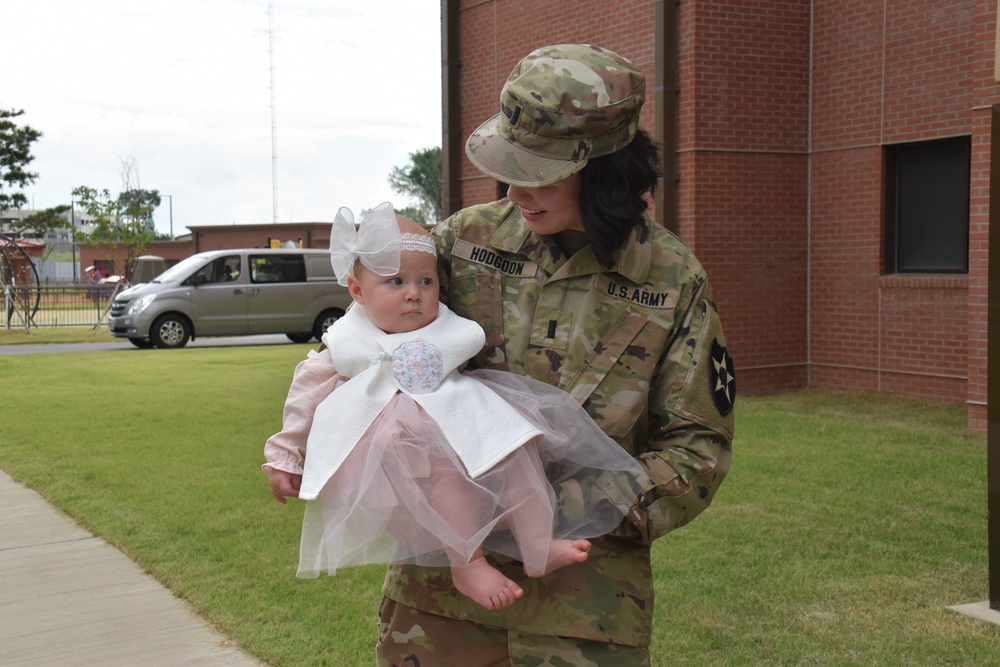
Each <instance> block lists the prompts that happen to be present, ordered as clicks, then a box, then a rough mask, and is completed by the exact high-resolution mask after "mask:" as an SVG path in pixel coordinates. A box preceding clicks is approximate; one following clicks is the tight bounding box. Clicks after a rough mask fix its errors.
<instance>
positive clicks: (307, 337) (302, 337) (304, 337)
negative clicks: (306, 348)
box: [285, 334, 312, 343]
mask: <svg viewBox="0 0 1000 667" xmlns="http://www.w3.org/2000/svg"><path fill="white" fill-rule="evenodd" d="M285 335H286V336H288V340H290V341H292V342H293V343H308V342H309V341H311V340H312V334H285Z"/></svg>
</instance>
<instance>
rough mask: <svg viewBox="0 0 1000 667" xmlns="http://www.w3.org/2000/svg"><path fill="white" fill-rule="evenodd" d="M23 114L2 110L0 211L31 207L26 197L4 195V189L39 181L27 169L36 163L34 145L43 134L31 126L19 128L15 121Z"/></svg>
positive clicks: (18, 111) (35, 175)
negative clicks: (33, 161)
mask: <svg viewBox="0 0 1000 667" xmlns="http://www.w3.org/2000/svg"><path fill="white" fill-rule="evenodd" d="M23 113H24V111H23V110H21V109H0V211H3V210H6V209H10V208H21V207H22V206H24V205H25V204H27V203H28V198H27V197H25V196H24V193H22V192H12V193H8V192H4V189H5V188H13V187H17V188H23V187H25V186H27V185H29V184H31V183H34V182H35V179H36V178H37V177H38V174H36V173H34V172H30V171H26V170H25V168H26V167H27V166H28V164H30V163H31V161H32V160H34V159H35V156H34V155H32V154H31V144H32V143H33V142H34V141H37V140H38V138H39V137H41V136H42V133H41V132H39V131H38V130H36V129H34V128H32V127H30V126H28V125H22V126H18V125H17V124H16V123H15V122H14V121H13V120H12V119H14V118H17V117H18V116H20V115H22V114H23Z"/></svg>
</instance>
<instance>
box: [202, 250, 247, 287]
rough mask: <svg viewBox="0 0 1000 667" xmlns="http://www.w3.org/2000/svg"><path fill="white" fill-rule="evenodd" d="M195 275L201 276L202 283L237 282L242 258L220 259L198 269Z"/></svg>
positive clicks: (235, 256) (227, 257) (228, 256)
mask: <svg viewBox="0 0 1000 667" xmlns="http://www.w3.org/2000/svg"><path fill="white" fill-rule="evenodd" d="M194 275H197V276H201V277H202V280H201V281H200V282H202V283H227V282H230V281H232V280H236V279H237V278H238V277H239V275H240V256H239V255H226V256H224V257H218V258H216V259H214V260H212V261H211V262H209V263H208V264H206V265H205V266H203V267H201V268H200V269H198V271H197V272H196V273H195V274H194Z"/></svg>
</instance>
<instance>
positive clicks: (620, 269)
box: [383, 200, 735, 646]
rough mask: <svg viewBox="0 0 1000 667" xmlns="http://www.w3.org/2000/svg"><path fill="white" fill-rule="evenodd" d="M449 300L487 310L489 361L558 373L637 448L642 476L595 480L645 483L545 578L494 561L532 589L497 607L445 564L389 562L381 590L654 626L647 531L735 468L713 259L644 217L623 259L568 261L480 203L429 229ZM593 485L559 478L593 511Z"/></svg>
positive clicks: (431, 600) (694, 511)
mask: <svg viewBox="0 0 1000 667" xmlns="http://www.w3.org/2000/svg"><path fill="white" fill-rule="evenodd" d="M433 233H434V235H435V237H436V240H437V243H438V251H439V259H440V268H441V273H442V299H443V300H444V301H445V302H446V303H447V304H448V306H449V307H450V308H451V309H452V310H454V311H455V312H456V313H458V314H460V315H463V316H465V317H468V318H470V319H473V320H475V321H477V322H479V323H480V324H481V325H482V326H483V328H484V329H485V330H486V347H485V348H484V350H483V352H481V353H480V354H479V355H478V356H477V357H476V358H475V360H474V362H475V363H476V364H477V365H478V366H480V367H486V368H499V369H507V370H510V371H513V372H515V373H520V374H524V375H529V376H531V377H534V378H536V379H538V380H542V381H545V382H548V383H550V384H553V385H556V386H558V387H560V388H562V389H564V390H565V391H567V392H569V393H570V394H572V395H573V396H574V397H575V398H576V399H577V400H578V401H580V403H582V404H583V405H584V407H585V408H586V410H587V412H588V413H589V414H590V415H591V417H593V418H594V420H595V421H596V422H597V423H598V424H599V425H600V426H601V428H602V429H603V430H604V431H605V432H606V433H607V434H608V435H609V436H611V437H612V438H613V439H614V440H616V441H617V442H618V443H619V444H621V446H622V447H624V448H625V449H626V450H627V451H629V452H631V453H632V454H633V455H635V456H637V457H639V458H640V461H641V462H642V464H643V468H644V469H645V471H646V472H647V474H648V478H645V477H644V478H642V479H625V480H623V479H620V478H619V479H594V480H592V481H591V483H592V484H594V485H600V486H601V487H602V488H604V490H605V491H607V490H608V489H609V488H612V489H613V488H616V487H615V485H622V486H630V487H631V488H632V489H635V488H638V489H639V490H640V491H641V493H642V495H641V499H640V501H639V502H638V503H637V504H636V505H635V506H634V507H633V509H632V512H631V513H630V516H629V517H628V520H627V521H623V522H622V525H621V526H620V527H619V528H617V529H616V530H615V532H614V533H613V534H612V535H609V536H605V537H603V538H598V539H595V540H593V547H592V550H591V552H590V558H589V559H588V560H587V561H586V562H584V563H582V564H580V565H572V566H569V567H564V568H562V569H560V570H557V571H556V572H554V573H553V574H551V575H549V576H547V577H544V578H541V579H529V578H527V577H525V575H524V573H523V572H522V571H521V570H520V567H519V564H518V563H516V562H514V563H508V562H504V561H503V560H501V559H496V560H495V564H497V566H498V567H499V568H500V569H501V570H502V571H503V572H504V573H505V574H506V575H507V576H508V577H511V578H513V579H514V580H516V581H517V582H518V583H519V584H520V585H521V586H522V587H523V588H524V591H525V593H524V596H523V597H522V598H521V599H520V600H518V601H517V602H515V603H514V604H512V605H510V606H508V607H506V608H504V609H501V610H497V611H489V610H486V609H484V608H482V607H480V606H479V605H477V604H475V603H474V602H472V601H470V600H468V599H467V598H465V597H463V596H462V595H461V594H459V593H457V592H456V591H455V590H454V588H453V586H452V584H451V580H450V576H449V572H448V570H447V569H435V568H419V567H415V566H391V567H390V568H389V571H388V573H387V576H386V581H385V586H384V590H383V592H384V593H385V595H386V596H387V597H389V598H391V599H393V600H395V601H397V602H400V603H402V604H405V605H408V606H411V607H415V608H418V609H422V610H424V611H427V612H431V613H435V614H439V615H443V616H447V617H451V618H458V619H468V620H472V621H475V622H477V623H481V624H484V625H489V626H497V627H506V628H510V629H512V630H515V631H518V632H522V633H530V634H538V635H558V636H565V637H579V638H584V639H590V640H594V641H603V642H613V643H619V644H626V645H631V646H647V645H648V644H649V639H650V635H651V632H652V615H653V584H652V572H651V568H650V553H649V544H650V542H651V541H652V540H653V539H655V538H657V537H659V536H661V535H664V534H665V533H667V532H669V531H671V530H673V529H674V528H677V527H680V526H682V525H684V524H686V523H687V522H688V521H690V520H691V519H693V518H694V517H695V516H697V515H698V514H699V513H700V512H701V511H702V510H703V509H705V508H706V507H707V506H708V504H709V503H710V502H711V500H712V498H713V496H714V494H715V491H716V489H717V488H718V486H719V484H720V483H721V482H722V479H723V478H724V477H725V475H726V473H727V472H728V470H729V462H730V454H731V449H730V443H731V439H732V435H733V414H732V401H733V399H734V391H735V381H734V379H733V377H732V372H733V369H732V361H731V359H730V358H729V356H728V354H727V352H726V349H725V339H724V337H723V333H722V329H721V326H720V324H719V319H718V316H717V313H716V309H715V304H714V302H713V299H712V296H711V293H710V291H709V286H708V282H707V278H706V275H705V272H704V270H703V269H702V267H701V265H700V264H699V263H698V261H697V260H696V259H695V258H694V256H693V255H692V254H691V253H690V251H689V250H688V249H687V248H686V247H685V246H684V245H683V244H682V243H681V242H680V241H679V240H678V239H677V237H675V236H674V235H673V234H671V233H670V232H668V231H666V230H665V229H663V228H662V227H658V226H656V225H655V224H654V223H653V222H652V221H651V220H647V225H646V226H645V227H640V228H636V230H634V231H633V236H632V238H631V239H630V241H629V243H628V244H627V245H626V246H625V249H624V250H622V251H621V252H620V253H619V256H618V259H617V265H616V266H615V267H614V268H613V269H612V270H604V269H602V267H601V266H600V265H599V264H598V263H597V261H596V260H595V259H594V256H593V254H592V252H591V250H590V249H589V247H587V248H584V249H582V250H581V251H579V252H577V253H576V254H574V255H573V256H572V257H570V258H569V259H567V258H566V257H565V256H564V254H563V251H562V250H561V249H560V248H559V246H558V245H557V244H553V243H550V242H546V241H543V240H541V239H540V238H539V237H537V236H535V235H534V233H532V232H531V231H530V230H529V229H528V227H527V226H526V225H525V223H524V221H523V219H522V218H521V215H520V209H518V208H517V207H516V206H514V205H513V204H511V203H510V202H508V201H507V200H501V201H499V202H495V203H492V204H484V205H481V206H475V207H471V208H468V209H465V210H464V211H461V212H459V213H457V214H456V215H454V216H452V217H451V218H449V219H448V220H445V221H444V222H442V223H441V224H440V225H438V227H437V228H436V229H435V231H434V232H433ZM588 486H590V484H589V483H587V482H584V483H573V482H571V483H569V484H563V485H561V486H560V487H558V494H559V506H560V511H561V512H564V513H566V514H571V513H575V512H586V511H587V498H588V493H587V487H588Z"/></svg>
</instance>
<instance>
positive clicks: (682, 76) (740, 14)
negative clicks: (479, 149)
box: [460, 0, 1000, 429]
mask: <svg viewBox="0 0 1000 667" xmlns="http://www.w3.org/2000/svg"><path fill="white" fill-rule="evenodd" d="M655 5H656V3H655V2H653V1H652V0H630V1H627V2H617V3H593V2H582V3H581V2H575V1H574V2H570V1H563V0H560V1H555V2H540V1H537V0H487V1H474V0H468V1H467V2H465V3H463V5H462V7H463V11H462V13H461V17H460V25H461V35H462V45H461V56H462V67H463V76H462V87H461V95H462V124H463V127H462V133H463V136H467V135H468V134H469V133H470V132H471V131H472V130H473V129H474V128H475V127H476V126H477V125H478V124H479V123H481V122H482V121H484V120H485V119H487V118H489V117H490V116H492V115H493V114H494V113H496V111H497V100H498V96H499V91H500V88H501V86H502V84H503V81H504V80H505V78H506V76H507V74H508V73H509V72H510V69H511V68H512V67H513V65H514V64H515V63H516V62H517V60H518V59H519V58H520V57H522V56H523V55H524V54H526V53H527V52H528V51H530V50H531V49H533V48H535V47H537V46H540V45H543V44H546V43H556V42H560V41H575V42H588V41H589V42H593V43H597V44H601V45H605V46H607V47H609V48H611V49H613V50H615V51H618V52H620V53H622V54H623V55H626V56H628V57H630V58H632V59H633V60H634V61H635V62H636V64H637V65H639V67H641V68H642V69H643V71H644V72H645V73H646V74H647V77H648V78H649V79H650V80H652V79H653V78H654V67H655V59H654V48H655V35H656V30H655V25H654V17H655ZM598 9H600V11H598ZM678 12H679V15H678V20H679V28H678V31H679V32H678V35H677V40H678V42H677V49H678V71H677V77H678V84H679V93H678V95H679V97H678V128H677V130H678V138H677V139H678V156H677V157H678V175H679V186H678V187H679V189H678V225H679V227H678V228H679V232H680V234H681V236H682V238H683V239H684V240H685V242H686V243H688V244H689V245H690V246H691V247H692V249H693V250H694V251H695V253H696V254H697V256H698V257H699V259H700V260H701V261H702V263H703V264H704V265H705V266H706V268H707V269H708V271H709V274H710V276H711V280H712V286H713V291H714V292H715V296H716V300H717V302H718V304H719V308H720V311H721V313H722V316H723V322H724V324H725V327H726V333H727V338H728V340H729V345H730V348H731V350H732V352H733V354H734V356H735V358H736V362H737V371H738V374H739V376H740V391H741V392H742V393H768V392H773V391H781V390H786V389H794V388H800V387H805V386H813V387H818V388H825V389H835V390H844V391H856V390H872V391H884V392H892V393H902V394H908V395H914V396H920V397H924V398H930V399H934V400H947V401H966V402H967V403H968V405H969V423H970V426H972V427H973V428H976V429H984V428H985V406H986V317H987V304H988V296H987V293H986V282H987V255H988V250H987V237H988V213H989V192H988V185H989V133H990V127H989V113H990V105H992V104H994V103H998V102H1000V95H998V93H997V91H998V88H997V85H996V84H995V83H994V82H993V79H992V67H993V44H994V30H995V17H996V14H995V12H996V4H995V3H994V2H987V1H986V0H948V1H947V2H945V1H944V0H934V1H928V0H880V1H878V2H871V0H785V1H782V2H774V1H764V0H715V1H707V0H690V1H688V2H682V3H680V4H679V6H678ZM652 121H653V109H652V104H651V103H647V108H646V109H645V110H644V117H643V125H644V126H645V127H647V128H650V129H652V128H653V122H652ZM953 136H970V137H971V138H972V173H971V185H972V193H971V201H970V212H971V219H970V270H969V275H968V276H961V277H954V276H943V277H942V276H937V277H933V276H932V277H905V278H903V277H899V276H883V275H882V273H883V268H882V267H883V252H884V250H883V210H884V201H883V199H884V197H883V165H882V162H883V157H882V154H883V146H885V145H891V144H896V143H903V142H911V141H923V140H928V139H935V138H943V137H953ZM462 176H463V179H464V181H463V198H464V203H465V204H466V205H468V204H471V203H474V202H478V201H487V200H490V199H493V198H494V197H495V195H496V184H495V183H494V182H493V181H492V180H490V179H487V178H484V177H482V176H481V175H480V174H479V173H478V172H477V171H476V170H475V169H474V168H473V167H472V166H471V164H469V163H468V161H467V160H465V159H464V158H463V165H462Z"/></svg>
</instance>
